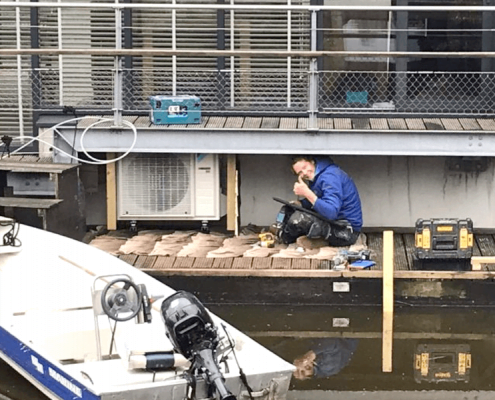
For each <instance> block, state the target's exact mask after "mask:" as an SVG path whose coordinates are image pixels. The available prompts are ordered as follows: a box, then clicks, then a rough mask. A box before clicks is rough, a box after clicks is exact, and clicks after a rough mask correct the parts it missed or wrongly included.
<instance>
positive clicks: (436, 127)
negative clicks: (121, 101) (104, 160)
mask: <svg viewBox="0 0 495 400" xmlns="http://www.w3.org/2000/svg"><path fill="white" fill-rule="evenodd" d="M88 117H89V118H87V119H84V120H81V121H79V122H78V125H77V128H78V129H85V128H87V127H88V126H90V125H91V124H92V123H94V121H95V120H98V119H100V118H105V116H102V115H91V116H88ZM124 119H125V120H126V121H129V122H131V123H133V124H134V125H135V126H136V127H137V128H138V129H139V130H169V131H170V130H175V129H192V130H216V129H225V130H229V129H235V130H244V129H245V130H286V131H287V130H289V131H290V130H307V129H308V126H309V118H308V117H238V116H208V115H203V116H202V117H201V122H200V123H199V124H184V125H180V124H179V125H177V124H164V125H155V124H153V123H151V121H150V117H149V115H146V116H137V115H136V116H132V115H126V116H125V117H124ZM317 124H318V129H319V130H321V131H326V130H328V131H332V130H341V131H342V130H344V131H347V130H348V131H353V130H355V131H360V130H372V131H383V132H387V131H393V130H401V131H402V130H403V131H408V130H409V131H425V132H428V131H451V132H463V131H480V132H493V131H494V130H495V119H493V118H363V117H359V118H328V117H319V118H318V119H317ZM111 125H112V122H111V121H109V122H108V123H106V124H105V123H102V124H100V125H99V127H100V128H102V127H105V126H111Z"/></svg>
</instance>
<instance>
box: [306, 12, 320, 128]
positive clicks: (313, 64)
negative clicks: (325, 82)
mask: <svg viewBox="0 0 495 400" xmlns="http://www.w3.org/2000/svg"><path fill="white" fill-rule="evenodd" d="M316 35H317V11H316V10H312V11H311V51H316ZM308 113H309V121H308V129H318V121H317V113H318V59H317V58H316V57H312V58H311V61H310V63H309V110H308Z"/></svg>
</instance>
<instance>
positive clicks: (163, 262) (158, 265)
mask: <svg viewBox="0 0 495 400" xmlns="http://www.w3.org/2000/svg"><path fill="white" fill-rule="evenodd" d="M174 263H175V257H166V256H158V257H157V258H156V261H155V264H153V269H170V268H173V266H174Z"/></svg>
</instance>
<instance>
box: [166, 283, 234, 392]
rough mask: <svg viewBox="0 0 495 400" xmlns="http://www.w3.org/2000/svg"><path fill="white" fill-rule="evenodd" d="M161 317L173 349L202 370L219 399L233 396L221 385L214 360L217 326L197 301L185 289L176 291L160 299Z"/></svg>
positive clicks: (219, 374)
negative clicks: (161, 300)
mask: <svg viewBox="0 0 495 400" xmlns="http://www.w3.org/2000/svg"><path fill="white" fill-rule="evenodd" d="M162 317H163V321H164V323H165V328H166V333H167V337H168V338H169V339H170V341H171V342H172V344H173V345H174V347H175V350H176V351H178V352H179V353H181V354H182V355H183V356H184V357H186V358H187V359H188V360H189V361H191V363H192V365H191V368H192V369H198V370H204V371H205V372H206V381H207V383H208V385H210V386H213V388H214V389H215V390H216V392H217V394H218V396H219V398H220V399H221V400H236V397H235V396H234V395H233V394H232V393H230V392H229V390H228V389H227V387H226V386H225V380H224V378H223V375H222V373H221V372H220V368H219V366H218V364H217V361H216V357H215V353H216V349H217V346H218V343H219V338H218V334H217V329H216V327H215V325H214V323H213V320H212V319H211V316H210V314H209V313H208V311H207V310H206V308H205V307H204V306H203V305H202V304H201V303H200V301H199V300H198V299H197V298H196V297H195V296H194V295H193V294H191V293H189V292H185V291H178V292H176V293H174V294H173V295H171V296H170V297H168V298H166V299H165V300H163V303H162Z"/></svg>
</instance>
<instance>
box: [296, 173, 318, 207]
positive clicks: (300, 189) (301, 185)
mask: <svg viewBox="0 0 495 400" xmlns="http://www.w3.org/2000/svg"><path fill="white" fill-rule="evenodd" d="M294 194H295V195H296V196H301V197H304V198H306V199H308V200H309V201H310V202H311V204H314V203H315V201H316V198H317V197H316V195H315V194H314V193H313V192H312V191H311V189H310V188H309V187H308V185H307V184H306V182H304V180H303V178H302V176H301V175H299V177H298V178H297V182H296V183H294Z"/></svg>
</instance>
